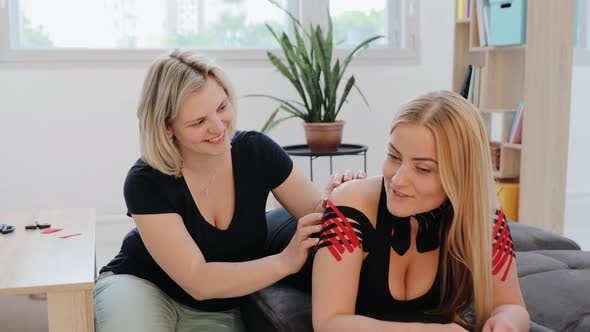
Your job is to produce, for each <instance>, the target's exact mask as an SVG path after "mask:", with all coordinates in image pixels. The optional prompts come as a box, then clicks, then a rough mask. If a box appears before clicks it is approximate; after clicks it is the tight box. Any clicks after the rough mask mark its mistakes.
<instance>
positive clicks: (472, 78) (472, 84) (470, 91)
mask: <svg viewBox="0 0 590 332" xmlns="http://www.w3.org/2000/svg"><path fill="white" fill-rule="evenodd" d="M476 72H477V68H472V69H471V75H470V78H469V89H468V90H467V100H469V102H470V103H472V104H473V98H474V92H475V91H474V90H475V73H476Z"/></svg>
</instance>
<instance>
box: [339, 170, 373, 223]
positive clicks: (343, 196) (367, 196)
mask: <svg viewBox="0 0 590 332" xmlns="http://www.w3.org/2000/svg"><path fill="white" fill-rule="evenodd" d="M381 181H382V177H381V176H372V177H369V178H366V179H360V180H351V181H348V182H345V183H343V184H341V185H340V186H338V187H337V188H336V189H334V191H332V194H331V195H330V200H331V201H332V203H334V204H335V205H345V206H350V207H353V208H355V209H357V210H359V211H361V212H363V213H365V214H367V212H370V211H371V208H373V207H376V206H377V204H378V202H379V195H380V193H381Z"/></svg>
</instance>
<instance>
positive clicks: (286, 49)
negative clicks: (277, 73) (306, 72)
mask: <svg viewBox="0 0 590 332" xmlns="http://www.w3.org/2000/svg"><path fill="white" fill-rule="evenodd" d="M281 48H282V49H283V53H284V54H285V58H286V59H287V62H288V63H289V67H290V68H291V74H292V75H293V81H291V83H293V86H294V87H295V89H296V90H297V92H298V93H299V96H300V97H301V99H303V103H304V104H305V108H307V109H309V104H308V102H307V95H306V94H305V90H304V89H303V86H302V85H301V80H300V79H299V71H298V69H297V66H296V64H295V63H296V61H297V58H298V57H297V55H296V54H295V51H294V47H293V44H291V41H290V40H289V37H288V36H287V34H285V33H283V35H282V37H281ZM302 70H303V68H302Z"/></svg>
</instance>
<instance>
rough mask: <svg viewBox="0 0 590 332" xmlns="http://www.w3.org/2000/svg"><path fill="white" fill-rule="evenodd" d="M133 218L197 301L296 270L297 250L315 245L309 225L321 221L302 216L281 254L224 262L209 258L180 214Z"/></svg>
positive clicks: (246, 289) (153, 251) (249, 289)
mask: <svg viewBox="0 0 590 332" xmlns="http://www.w3.org/2000/svg"><path fill="white" fill-rule="evenodd" d="M133 219H134V220H135V223H136V224H137V229H138V230H139V233H140V235H141V238H142V240H143V242H144V244H145V246H146V248H147V249H148V251H149V253H150V255H151V256H152V257H153V258H154V260H155V261H156V262H157V263H158V265H159V266H160V267H161V268H162V269H163V270H164V271H165V272H166V273H167V274H168V275H169V276H170V277H171V278H172V279H173V280H174V281H175V282H176V283H177V284H178V285H180V287H182V289H184V290H185V291H186V292H187V293H189V294H190V295H191V296H192V297H193V298H195V299H196V300H206V299H212V298H228V297H237V296H243V295H247V294H250V293H253V292H255V291H258V290H260V289H262V288H264V287H266V286H269V285H271V284H273V283H275V282H276V281H278V280H280V279H282V278H284V277H285V276H287V275H288V274H291V273H294V272H295V271H296V270H298V268H297V267H296V266H294V265H295V263H294V262H293V261H294V259H293V253H295V254H298V253H300V252H301V251H302V250H305V252H306V251H307V248H308V247H310V246H312V245H314V244H315V242H313V243H312V242H311V241H307V238H308V236H309V235H308V234H307V233H309V234H311V233H312V232H314V231H317V229H315V228H314V227H313V226H311V227H307V226H309V225H310V224H313V223H314V222H316V220H317V222H319V217H318V216H315V215H311V216H308V217H306V218H303V219H301V220H300V221H299V226H298V233H296V236H294V237H293V239H292V240H291V243H290V244H289V246H288V247H287V249H285V250H284V251H283V252H281V253H280V254H277V255H273V256H268V257H264V258H261V259H257V260H253V261H248V262H239V263H224V262H206V261H205V258H204V257H203V254H202V252H201V250H200V249H199V247H198V246H197V244H196V243H195V242H194V240H193V239H192V238H191V236H190V235H189V233H188V231H187V230H186V228H185V227H184V224H183V222H182V219H181V217H180V216H179V215H177V214H154V215H133ZM162 225H165V227H164V226H162ZM306 235H307V236H306ZM305 241H307V242H305ZM312 241H315V240H312ZM303 261H304V260H303ZM299 268H300V266H299Z"/></svg>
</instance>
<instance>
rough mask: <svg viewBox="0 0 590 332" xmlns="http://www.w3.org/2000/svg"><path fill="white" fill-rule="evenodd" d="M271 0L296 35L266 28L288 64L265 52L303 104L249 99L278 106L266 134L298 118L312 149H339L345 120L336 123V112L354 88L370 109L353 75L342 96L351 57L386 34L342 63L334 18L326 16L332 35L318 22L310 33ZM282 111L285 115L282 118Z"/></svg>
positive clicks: (355, 50)
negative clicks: (335, 33) (337, 50)
mask: <svg viewBox="0 0 590 332" xmlns="http://www.w3.org/2000/svg"><path fill="white" fill-rule="evenodd" d="M270 2H272V3H273V4H274V5H275V6H277V7H278V8H280V9H281V10H283V11H284V12H285V13H286V14H287V15H288V17H289V18H290V20H291V23H292V24H293V30H294V32H295V37H294V40H291V39H290V38H289V36H288V35H287V34H286V33H285V32H282V33H281V34H278V33H277V32H276V31H275V30H274V29H273V28H272V27H271V26H270V25H268V24H267V25H266V27H267V29H268V30H269V31H270V33H271V34H272V35H273V37H274V39H275V40H276V41H277V42H278V43H279V45H280V46H281V50H282V53H283V54H282V55H283V57H284V59H285V60H282V59H281V58H280V57H279V56H277V55H275V54H273V53H272V52H270V51H267V52H266V54H267V56H268V59H269V60H270V62H271V63H272V64H273V65H274V66H275V67H276V69H277V70H278V71H279V72H280V73H281V74H282V75H283V76H284V77H286V78H287V79H288V80H289V82H291V84H292V85H293V87H294V88H295V89H296V90H297V93H298V94H299V97H300V100H286V99H283V98H279V97H275V96H271V95H266V94H255V95H248V96H250V97H266V98H270V99H272V100H275V101H277V102H279V105H278V107H277V108H276V109H275V110H274V111H273V112H272V114H271V115H270V116H269V118H268V120H267V121H266V123H265V124H264V126H263V127H262V132H268V131H269V130H271V129H272V128H274V127H275V126H276V125H278V124H279V123H281V122H283V121H285V120H288V119H291V118H300V119H302V120H303V121H304V128H305V137H306V140H307V144H308V146H309V148H310V149H311V150H312V151H315V152H325V151H336V150H337V149H338V146H339V145H340V143H341V141H342V129H343V126H344V122H343V121H338V120H337V118H338V114H339V113H340V111H341V109H342V106H343V104H344V103H345V102H346V101H347V98H348V95H349V93H350V91H351V89H352V88H353V87H354V88H356V90H357V91H358V93H359V94H360V95H361V97H362V99H363V101H364V103H365V104H366V105H367V107H369V103H368V102H367V99H366V98H365V96H364V95H363V93H362V92H361V90H360V89H359V87H358V86H357V83H356V80H355V78H354V75H351V76H350V77H348V79H347V80H346V85H345V86H344V88H343V89H342V91H341V92H340V93H339V91H338V88H339V87H340V83H341V82H342V81H343V80H344V74H345V72H346V69H347V67H348V65H349V64H350V61H351V60H352V59H353V57H354V56H355V55H357V54H358V53H359V52H360V51H361V50H363V49H365V48H366V47H368V45H369V44H370V43H371V42H373V41H375V40H377V39H379V38H381V37H383V36H373V37H371V38H368V39H366V40H364V41H363V42H361V43H359V44H358V45H357V46H356V47H354V48H353V49H352V51H350V53H349V54H348V55H347V56H346V57H345V58H344V60H340V59H338V58H336V57H335V56H334V54H333V53H334V46H335V45H334V41H333V35H332V18H331V17H330V15H328V17H329V20H328V31H327V33H326V35H325V36H324V33H323V31H322V28H321V27H320V25H319V24H318V25H316V26H315V27H314V26H313V25H310V29H309V31H306V30H305V29H304V28H303V26H302V24H301V22H300V21H299V20H298V19H297V18H296V17H295V16H293V14H292V13H291V12H289V10H287V9H285V8H283V7H281V6H280V5H279V4H278V3H277V2H275V1H273V0H270ZM300 29H301V31H302V32H303V35H302V33H301V32H300ZM304 38H305V40H304ZM281 111H282V112H284V113H287V114H286V115H285V116H283V117H278V114H279V112H281Z"/></svg>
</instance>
